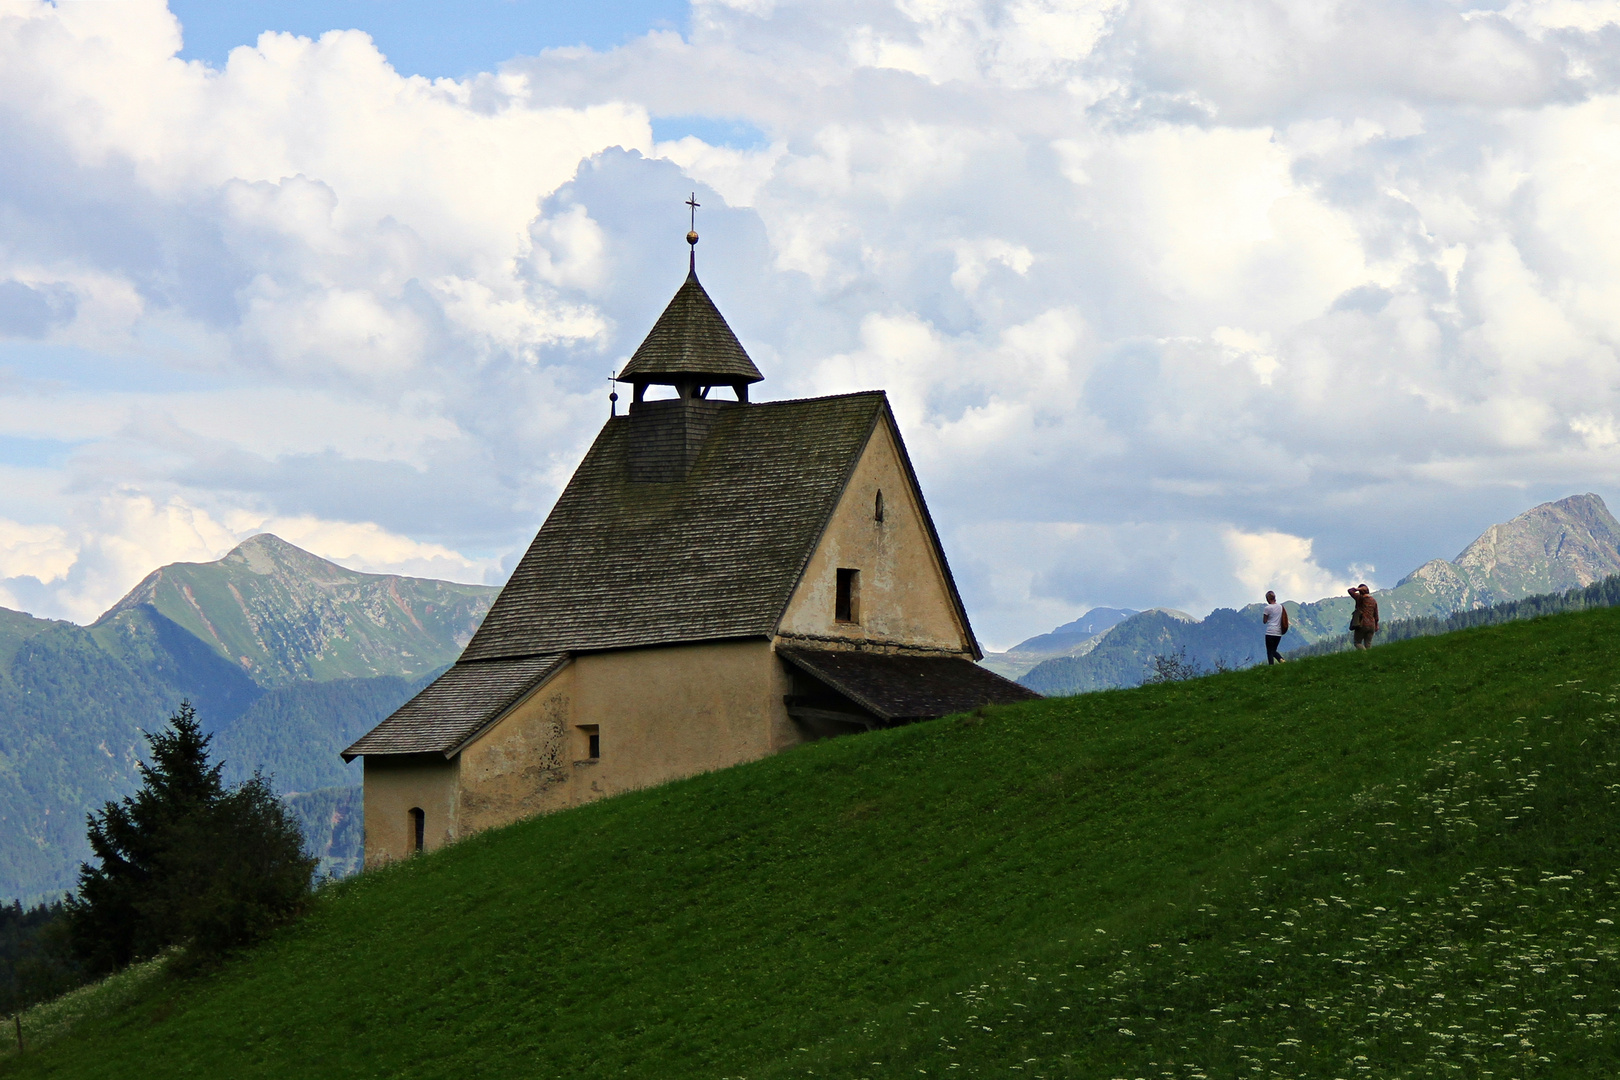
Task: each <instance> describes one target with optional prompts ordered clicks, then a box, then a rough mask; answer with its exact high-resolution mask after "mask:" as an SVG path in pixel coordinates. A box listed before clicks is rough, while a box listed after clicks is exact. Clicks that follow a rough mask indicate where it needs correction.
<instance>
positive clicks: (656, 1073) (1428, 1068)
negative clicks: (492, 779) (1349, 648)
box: [0, 610, 1620, 1080]
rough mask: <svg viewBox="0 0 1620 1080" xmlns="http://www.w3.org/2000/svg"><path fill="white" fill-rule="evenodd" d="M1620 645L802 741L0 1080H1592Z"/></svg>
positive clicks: (1452, 651)
mask: <svg viewBox="0 0 1620 1080" xmlns="http://www.w3.org/2000/svg"><path fill="white" fill-rule="evenodd" d="M1617 638H1620V611H1614V610H1607V611H1597V612H1589V613H1584V614H1578V615H1567V616H1558V617H1555V618H1551V619H1544V620H1536V621H1532V622H1524V623H1515V624H1511V625H1505V626H1498V627H1490V628H1486V629H1481V630H1474V631H1467V632H1463V633H1458V634H1453V635H1449V636H1446V637H1440V638H1426V639H1421V640H1416V641H1411V642H1405V643H1401V644H1399V645H1391V646H1386V647H1382V648H1379V649H1375V650H1373V651H1372V652H1370V653H1366V654H1350V655H1340V656H1331V657H1325V658H1321V659H1317V660H1312V661H1309V662H1300V663H1294V664H1289V665H1287V666H1285V667H1282V668H1274V669H1258V670H1250V671H1243V672H1236V673H1231V674H1226V675H1220V676H1214V677H1211V678H1208V679H1203V680H1198V681H1195V682H1189V683H1181V684H1174V685H1169V686H1155V687H1146V688H1142V689H1139V690H1130V691H1120V692H1111V693H1102V694H1092V695H1086V696H1083V697H1079V698H1071V699H1062V700H1052V701H1046V702H1037V703H1033V704H1031V705H1028V706H1020V707H1017V708H1009V709H1004V710H991V711H989V712H988V713H987V714H984V715H978V716H972V717H966V718H949V719H946V720H942V721H937V722H933V723H928V724H919V725H916V726H913V727H910V728H904V729H899V730H893V731H886V732H877V733H873V734H870V735H862V736H858V737H852V738H847V739H841V740H835V741H831V742H826V743H820V744H816V745H812V746H808V747H803V748H800V749H797V750H794V751H791V752H789V753H785V754H782V755H779V756H777V757H775V758H772V759H769V760H766V761H762V762H758V763H755V764H752V765H748V766H744V767H739V768H735V769H730V770H726V771H724V772H721V773H715V774H711V775H708V776H703V777H698V778H695V779H693V780H689V781H685V782H682V783H678V784H672V785H668V786H666V787H662V788H658V789H654V790H649V791H644V792H639V793H634V794H630V795H626V796H623V797H620V798H616V799H612V800H608V801H606V802H603V803H598V804H595V805H593V806H589V807H584V808H581V809H579V810H575V811H571V812H567V813H563V814H558V815H555V816H552V817H549V818H543V819H538V820H535V821H530V822H525V823H522V824H519V825H517V826H514V827H512V828H509V829H505V830H501V831H498V832H493V833H487V834H484V835H482V836H479V837H475V838H473V839H471V840H469V841H466V842H464V843H462V844H459V845H457V846H455V847H452V848H450V849H448V850H446V851H443V852H440V853H437V854H435V855H433V856H429V857H425V858H420V859H416V860H413V861H411V862H410V863H407V864H405V865H402V866H399V867H396V868H394V869H392V870H389V871H387V872H382V873H376V874H369V875H364V876H362V877H360V878H358V879H353V880H350V881H348V882H344V883H340V884H338V885H336V886H334V887H332V888H330V889H329V890H327V891H326V892H324V893H323V895H322V896H321V898H320V899H319V901H318V903H317V905H316V909H315V911H314V913H313V914H312V915H311V917H310V918H308V919H307V920H306V921H305V922H303V923H302V924H300V925H298V926H296V927H293V928H290V929H289V930H287V931H286V932H284V933H282V934H280V935H278V936H277V937H276V938H275V939H273V940H272V941H271V942H270V943H268V944H267V945H266V946H265V947H263V948H261V949H259V950H257V951H256V952H254V953H252V954H251V955H248V956H244V957H242V958H241V959H239V960H238V961H236V962H234V963H232V964H230V965H228V966H227V967H226V968H225V969H224V970H222V971H221V972H219V973H217V974H215V975H213V976H210V977H207V978H205V979H202V980H200V981H197V982H193V983H183V982H177V981H174V980H172V979H169V978H166V977H165V978H156V979H152V980H149V981H147V982H145V983H142V984H139V985H138V986H136V987H134V988H133V989H132V990H131V991H129V993H128V994H127V995H126V996H125V999H124V1004H123V1005H122V1006H121V1007H119V1008H116V1009H113V1008H108V1009H104V1010H102V1012H101V1013H100V1014H99V1015H95V1016H91V1017H87V1018H86V1019H84V1020H82V1021H80V1022H79V1024H78V1026H77V1027H76V1029H75V1030H74V1032H73V1034H72V1035H70V1036H66V1037H62V1038H59V1039H57V1040H56V1041H54V1042H51V1043H48V1044H46V1045H43V1046H40V1047H38V1048H37V1049H33V1050H30V1051H29V1052H28V1053H27V1054H25V1055H23V1056H22V1057H21V1058H20V1059H17V1058H13V1059H11V1060H10V1061H9V1062H8V1063H7V1065H6V1067H5V1068H4V1069H0V1072H4V1074H5V1075H16V1076H53V1077H127V1076H135V1075H147V1076H165V1077H191V1076H197V1077H201V1076H224V1075H229V1076H233V1077H259V1076H263V1077H277V1078H280V1077H285V1076H322V1077H337V1076H502V1075H514V1076H535V1077H540V1076H547V1077H549V1076H557V1077H564V1076H566V1077H606V1076H637V1077H681V1076H703V1077H748V1078H751V1080H759V1078H773V1077H788V1076H809V1075H815V1076H837V1077H879V1076H885V1077H887V1076H918V1075H940V1074H949V1075H956V1076H991V1075H996V1076H1011V1075H1014V1074H1017V1075H1025V1076H1035V1077H1042V1076H1045V1077H1056V1076H1066V1077H1103V1078H1107V1077H1161V1076H1164V1077H1187V1078H1189V1080H1203V1078H1206V1077H1212V1076H1221V1077H1231V1076H1237V1075H1243V1076H1311V1077H1361V1076H1373V1077H1393V1076H1403V1077H1404V1076H1452V1075H1458V1076H1487V1075H1494V1076H1514V1077H1520V1076H1590V1075H1599V1074H1601V1073H1603V1072H1605V1071H1606V1070H1607V1068H1608V1066H1604V1065H1603V1064H1602V1063H1603V1062H1605V1061H1608V1062H1610V1063H1611V1064H1612V1062H1613V1061H1614V1060H1616V1059H1617V1058H1620V1052H1617V1051H1620V1046H1617V1035H1616V1027H1615V1022H1616V1021H1615V1018H1616V1016H1617V1014H1620V1000H1617V959H1616V935H1615V926H1614V920H1615V919H1616V917H1617V916H1616V913H1615V908H1616V900H1617V890H1620V884H1617V879H1620V874H1617V867H1616V861H1617V858H1616V852H1615V849H1614V845H1613V837H1614V836H1616V835H1620V811H1617V802H1616V799H1617V795H1616V792H1617V791H1620V776H1616V775H1615V772H1616V762H1617V759H1620V721H1617V720H1616V718H1615V714H1616V712H1620V705H1617V704H1616V702H1617V696H1616V689H1617V687H1620V655H1617V654H1616V651H1615V649H1614V645H1613V643H1614V642H1615V641H1616V640H1617ZM25 1027H26V1024H25Z"/></svg>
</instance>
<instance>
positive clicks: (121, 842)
mask: <svg viewBox="0 0 1620 1080" xmlns="http://www.w3.org/2000/svg"><path fill="white" fill-rule="evenodd" d="M146 737H147V742H148V743H149V745H150V747H151V754H150V757H151V761H150V762H148V763H145V764H143V766H142V773H143V783H142V786H141V789H140V790H139V791H137V792H136V793H135V794H134V795H132V796H129V797H127V798H125V799H123V800H121V801H118V802H109V803H107V804H106V806H105V807H104V808H103V809H102V810H101V811H100V812H99V813H95V814H91V815H90V837H89V838H90V847H91V850H92V852H93V853H94V855H95V858H96V861H97V863H98V864H99V865H95V866H91V865H89V864H88V863H87V864H85V865H84V866H82V867H80V871H79V889H78V892H77V894H76V895H75V896H73V897H71V898H70V899H69V900H68V902H67V908H68V912H67V917H68V927H69V937H70V940H71V942H72V946H73V950H74V952H75V953H76V954H77V956H78V957H79V959H80V960H81V962H82V963H83V964H84V965H85V966H86V967H87V968H88V969H89V970H91V971H93V972H104V971H111V970H114V969H116V968H120V967H123V966H125V965H126V964H129V963H132V962H134V961H136V960H142V959H145V958H148V957H151V956H154V955H156V954H157V953H159V952H162V951H163V950H165V949H167V948H170V947H171V946H177V945H179V946H185V947H186V949H187V955H188V957H189V958H190V959H191V960H192V961H194V962H204V961H207V960H210V959H214V958H217V957H219V956H221V955H223V954H225V953H226V952H229V951H230V950H232V949H234V948H237V947H239V946H242V945H246V944H249V943H251V942H253V941H254V940H256V939H258V938H260V937H262V936H263V935H264V934H266V933H268V932H269V931H270V930H271V929H272V928H273V927H275V926H277V925H279V924H281V923H284V922H286V921H288V920H290V919H291V918H293V917H294V916H296V915H297V914H298V912H299V911H300V910H301V909H302V907H303V906H304V904H305V903H306V901H307V899H308V897H309V889H310V877H311V875H312V874H313V872H314V868H315V860H314V859H312V858H310V857H309V856H308V855H306V854H305V852H304V850H303V837H302V835H301V834H300V833H299V830H298V826H297V823H296V822H295V821H294V820H293V819H292V817H291V816H290V815H289V814H288V812H287V810H286V808H285V806H283V804H282V802H281V800H280V799H278V798H277V797H276V795H275V793H274V792H273V791H272V790H271V789H270V785H269V783H268V782H267V781H266V780H265V778H264V777H263V776H262V775H260V774H258V773H255V774H254V775H253V776H252V777H251V778H250V779H248V780H246V781H244V782H243V783H241V784H238V785H236V786H234V787H227V786H225V784H224V783H222V782H221V780H220V766H219V765H212V764H210V763H209V760H208V743H209V741H210V739H211V736H209V735H205V734H204V733H203V731H202V726H201V724H200V723H199V722H198V720H197V714H196V711H195V710H194V709H193V708H192V707H191V705H190V703H182V704H181V706H180V709H179V711H178V712H176V713H175V715H174V716H172V717H171V718H170V720H169V727H168V729H167V730H165V731H160V732H158V733H156V734H151V733H147V736H146Z"/></svg>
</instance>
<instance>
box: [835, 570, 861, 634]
mask: <svg viewBox="0 0 1620 1080" xmlns="http://www.w3.org/2000/svg"><path fill="white" fill-rule="evenodd" d="M833 618H834V619H836V620H837V621H839V622H841V623H858V622H860V621H861V572H860V571H859V570H850V569H847V568H845V567H842V566H841V567H839V568H838V596H837V599H836V600H835V601H834V602H833Z"/></svg>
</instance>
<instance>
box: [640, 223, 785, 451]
mask: <svg viewBox="0 0 1620 1080" xmlns="http://www.w3.org/2000/svg"><path fill="white" fill-rule="evenodd" d="M688 205H689V206H691V207H692V210H693V214H694V220H693V225H694V228H693V229H692V230H691V231H689V232H688V233H687V234H686V242H687V244H689V245H691V254H690V256H689V261H688V268H687V273H686V281H685V282H683V283H682V284H681V287H680V288H679V289H677V290H676V292H675V296H674V298H673V299H671V300H670V302H669V306H668V307H666V308H665V309H664V313H663V314H662V315H660V316H659V317H658V321H657V322H656V323H654V324H653V328H652V332H651V333H649V334H648V335H647V338H646V340H645V341H643V342H642V343H641V347H640V348H638V349H636V351H635V354H634V355H633V356H631V357H630V362H629V363H627V364H625V365H624V370H622V371H620V372H619V374H618V375H616V376H615V377H614V378H615V379H616V381H618V382H627V383H629V384H630V385H631V387H633V397H632V400H631V404H630V446H629V449H630V479H631V480H632V481H637V482H641V483H673V482H676V481H679V480H683V479H685V478H686V474H687V471H688V470H689V469H691V467H692V464H693V462H695V461H696V460H697V456H698V453H699V452H700V451H701V450H702V449H703V441H704V439H705V438H706V437H707V436H708V434H709V429H710V428H712V427H713V426H714V422H715V419H716V418H717V417H718V416H719V415H720V412H721V411H722V410H724V409H728V408H738V407H739V406H744V405H747V404H748V387H749V386H750V385H751V384H753V383H756V382H759V381H760V380H761V379H763V378H764V376H763V375H761V374H760V373H759V369H758V368H757V367H755V366H754V362H753V361H752V360H750V359H749V358H748V353H747V352H745V351H744V350H743V347H742V343H741V342H739V341H738V340H737V335H736V334H734V333H732V332H731V327H730V326H728V325H726V320H725V317H724V316H722V315H721V314H720V310H719V309H718V308H716V307H715V306H714V301H713V300H711V299H709V294H708V293H707V292H706V291H704V288H703V286H702V284H700V283H699V282H698V277H697V242H698V234H697V230H696V228H695V225H696V218H695V215H696V211H697V206H698V204H697V202H696V201H695V197H694V200H690V201H689V202H688ZM649 386H670V387H673V388H674V389H675V394H676V396H675V397H674V398H673V399H670V398H664V399H660V400H657V401H648V400H647V397H646V395H647V388H648V387H649ZM720 386H727V387H730V388H731V391H732V393H733V395H734V396H735V400H733V401H725V400H719V399H711V398H710V397H709V393H710V391H712V390H714V389H715V388H716V387H720Z"/></svg>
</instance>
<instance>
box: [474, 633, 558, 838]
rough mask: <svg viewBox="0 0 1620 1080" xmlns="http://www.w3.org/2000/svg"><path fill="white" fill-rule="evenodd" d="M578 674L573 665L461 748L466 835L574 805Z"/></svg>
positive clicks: (547, 681)
mask: <svg viewBox="0 0 1620 1080" xmlns="http://www.w3.org/2000/svg"><path fill="white" fill-rule="evenodd" d="M575 676H576V666H575V665H574V664H569V665H568V666H567V667H565V668H563V669H562V670H561V671H559V672H557V673H556V674H555V675H553V676H552V677H551V678H550V679H548V680H546V682H545V683H543V684H542V685H541V686H540V687H539V688H538V689H537V690H536V691H535V692H533V693H531V694H530V695H529V696H528V698H526V699H525V700H523V701H521V702H519V703H518V704H517V705H516V706H515V707H514V708H513V709H512V710H511V711H510V712H509V713H507V714H506V716H505V717H503V718H502V719H501V720H500V721H499V722H498V723H497V724H496V725H495V726H494V727H492V728H490V730H489V731H487V732H485V733H484V735H483V736H482V737H481V738H480V739H478V741H477V742H475V743H473V744H472V745H471V746H469V747H467V749H465V750H463V751H462V752H461V804H460V815H459V819H458V828H459V831H460V834H461V835H463V836H465V835H467V834H470V833H473V832H477V831H478V830H479V829H488V828H492V827H494V826H496V825H505V824H507V823H509V822H513V821H517V820H519V819H521V818H526V817H532V816H533V815H535V814H540V813H545V812H546V811H548V810H558V809H561V808H562V807H564V806H568V805H570V792H569V778H570V776H572V774H573V759H574V758H575V757H576V756H580V755H579V753H578V748H577V747H575V746H574V745H573V743H574V741H575V736H576V735H577V732H576V731H575V728H574V693H573V691H574V680H575Z"/></svg>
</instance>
